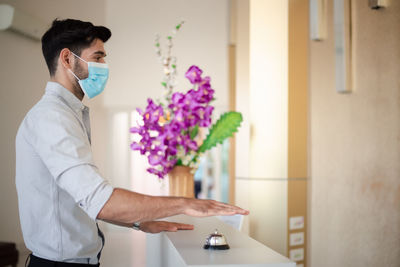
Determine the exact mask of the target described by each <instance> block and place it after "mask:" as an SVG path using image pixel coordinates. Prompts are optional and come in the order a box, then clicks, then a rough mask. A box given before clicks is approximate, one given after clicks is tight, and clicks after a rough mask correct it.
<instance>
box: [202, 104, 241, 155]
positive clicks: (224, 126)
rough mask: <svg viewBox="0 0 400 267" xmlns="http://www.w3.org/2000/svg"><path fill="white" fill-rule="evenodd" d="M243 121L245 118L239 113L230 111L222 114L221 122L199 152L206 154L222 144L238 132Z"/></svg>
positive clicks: (214, 127) (212, 130)
mask: <svg viewBox="0 0 400 267" xmlns="http://www.w3.org/2000/svg"><path fill="white" fill-rule="evenodd" d="M242 121H243V117H242V114H241V113H239V112H235V111H230V112H226V113H224V114H222V115H221V117H220V118H219V120H218V121H217V122H216V123H215V124H214V125H213V126H212V127H211V129H210V132H209V133H208V135H207V137H206V139H205V140H204V142H203V144H202V145H201V146H200V147H199V150H198V152H199V153H204V152H205V151H207V150H209V149H211V148H213V147H214V146H216V145H217V144H222V142H223V141H224V140H225V139H226V138H228V137H231V136H232V135H233V133H234V132H237V130H238V128H239V126H240V123H241V122H242Z"/></svg>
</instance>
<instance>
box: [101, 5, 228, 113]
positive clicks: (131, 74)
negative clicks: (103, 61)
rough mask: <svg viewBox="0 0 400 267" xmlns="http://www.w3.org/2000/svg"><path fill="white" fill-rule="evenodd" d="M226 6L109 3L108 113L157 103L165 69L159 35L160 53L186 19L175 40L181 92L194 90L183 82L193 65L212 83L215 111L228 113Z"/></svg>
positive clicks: (185, 81) (107, 10)
mask: <svg viewBox="0 0 400 267" xmlns="http://www.w3.org/2000/svg"><path fill="white" fill-rule="evenodd" d="M228 12H229V9H228V0H219V1H214V0H203V1H196V0H168V1H163V0H147V1H140V0H119V1H113V0H106V21H107V24H108V25H109V26H110V27H111V28H112V29H113V41H112V42H110V46H109V53H110V55H111V54H112V57H110V58H109V64H110V67H112V69H111V71H112V72H110V80H109V83H108V88H109V89H110V90H108V91H106V92H105V93H104V99H105V101H104V102H105V105H106V106H107V107H113V108H120V107H129V108H133V109H134V108H136V107H144V106H145V104H146V100H147V98H149V97H151V98H159V97H160V93H161V92H162V89H163V88H162V86H161V81H162V78H163V73H162V71H163V69H162V66H161V64H160V63H159V60H158V58H157V56H156V53H155V46H154V44H155V41H154V40H155V34H156V33H159V34H160V42H161V48H162V50H163V51H165V44H166V42H165V40H166V37H167V36H168V35H170V34H171V31H172V30H173V29H174V27H175V26H176V25H177V23H179V22H180V21H181V20H182V19H184V20H185V21H186V23H185V24H184V25H183V27H182V29H181V30H180V31H179V33H178V34H177V35H176V38H175V39H174V40H173V43H174V47H173V50H172V55H173V56H176V57H177V70H178V77H177V82H178V85H177V88H176V90H179V91H187V90H189V89H190V87H191V85H190V83H189V81H188V80H187V79H186V78H185V77H184V74H185V72H186V71H187V69H188V68H189V67H190V66H191V65H193V64H195V65H198V66H199V67H200V68H201V69H203V71H204V74H205V75H209V76H210V77H211V84H212V86H213V88H214V89H215V91H216V93H215V94H216V99H217V100H216V102H215V103H214V105H217V106H218V107H221V108H223V109H226V108H227V107H228V65H227V62H228V61H227V60H228V42H229V39H228V38H229V33H228V29H229V28H228V27H229V26H228V25H229V24H228V23H229V16H228Z"/></svg>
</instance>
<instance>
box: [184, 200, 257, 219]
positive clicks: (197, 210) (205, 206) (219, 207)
mask: <svg viewBox="0 0 400 267" xmlns="http://www.w3.org/2000/svg"><path fill="white" fill-rule="evenodd" d="M186 202H187V203H186V205H185V206H184V207H185V210H184V214H186V215H189V216H193V217H207V216H230V215H235V214H241V215H247V214H249V211H247V210H244V209H242V208H239V207H236V206H232V205H229V204H226V203H222V202H218V201H215V200H209V199H190V198H187V199H186Z"/></svg>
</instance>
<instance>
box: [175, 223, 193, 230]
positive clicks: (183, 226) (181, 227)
mask: <svg viewBox="0 0 400 267" xmlns="http://www.w3.org/2000/svg"><path fill="white" fill-rule="evenodd" d="M173 224H174V225H175V226H176V227H177V228H178V230H193V229H194V225H191V224H185V223H176V222H173Z"/></svg>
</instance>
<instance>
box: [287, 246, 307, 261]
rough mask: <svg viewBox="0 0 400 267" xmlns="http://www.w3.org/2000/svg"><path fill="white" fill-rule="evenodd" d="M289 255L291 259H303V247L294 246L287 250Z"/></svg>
mask: <svg viewBox="0 0 400 267" xmlns="http://www.w3.org/2000/svg"><path fill="white" fill-rule="evenodd" d="M289 257H290V259H291V260H292V261H302V260H304V249H303V248H296V249H291V250H290V251H289Z"/></svg>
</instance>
